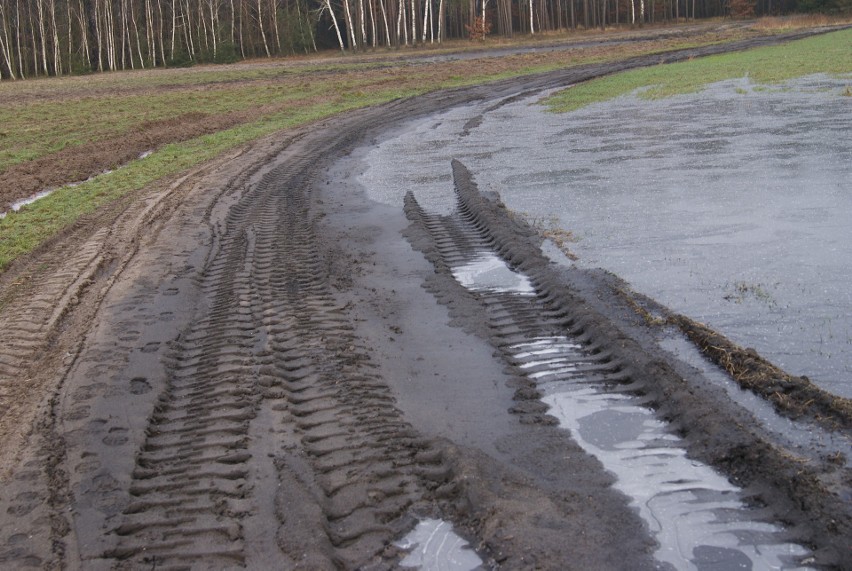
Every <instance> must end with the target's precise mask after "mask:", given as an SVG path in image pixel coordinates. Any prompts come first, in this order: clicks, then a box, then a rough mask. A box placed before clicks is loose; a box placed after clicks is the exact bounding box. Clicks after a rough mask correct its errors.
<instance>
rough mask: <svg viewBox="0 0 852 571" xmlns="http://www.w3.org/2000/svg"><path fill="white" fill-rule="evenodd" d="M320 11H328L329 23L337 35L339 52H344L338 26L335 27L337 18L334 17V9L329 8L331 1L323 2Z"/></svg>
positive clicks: (325, 0) (344, 46)
mask: <svg viewBox="0 0 852 571" xmlns="http://www.w3.org/2000/svg"><path fill="white" fill-rule="evenodd" d="M322 10H328V13H329V14H330V15H331V23H332V24H333V25H334V31H335V32H336V33H337V43H338V44H339V45H340V51H342V52H346V45H345V44H344V43H343V36H342V35H341V34H340V26H338V25H337V18H336V17H335V16H334V8H332V7H331V0H323V5H322ZM320 13H322V11H320Z"/></svg>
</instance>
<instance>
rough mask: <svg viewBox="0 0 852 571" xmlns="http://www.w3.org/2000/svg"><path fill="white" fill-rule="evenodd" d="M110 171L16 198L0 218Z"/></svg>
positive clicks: (144, 154)
mask: <svg viewBox="0 0 852 571" xmlns="http://www.w3.org/2000/svg"><path fill="white" fill-rule="evenodd" d="M153 153H154V151H153V149H152V150H149V151H145V152H144V153H142V154H140V155H139V157H137V159H138V160H142V159H147V158H148V157H150V156H151V155H152V154H153ZM128 164H130V163H126V164H124V165H121V166H120V167H118V168H122V167H125V166H127V165H128ZM112 172H114V171H113V170H111V169H107V170H105V171H102V172H100V173H99V174H96V175H92V176H90V177H89V178H87V179H86V180H81V181H78V182H70V183H68V184H66V185H63V186H59V187H56V188H48V189H47V190H42V191H41V192H37V193H35V194H33V195H31V196H28V197H27V198H23V199H21V200H18V201H17V202H13V203H12V204H11V205H10V206H9V210H7V211H6V212H0V220H3V219H4V218H6V216H7V215H9V214H10V213H12V212H18V211H19V210H20V209H21V208H23V207H24V206H27V205H29V204H32V203H34V202H36V201H38V200H41V199H42V198H45V197H47V196H50V195H51V194H53V193H54V192H56V191H57V190H59V189H62V188H75V187H77V186H80V185H81V184H83V183H85V182H89V181H92V180H94V179H95V178H96V177H99V176H103V175H105V174H110V173H112Z"/></svg>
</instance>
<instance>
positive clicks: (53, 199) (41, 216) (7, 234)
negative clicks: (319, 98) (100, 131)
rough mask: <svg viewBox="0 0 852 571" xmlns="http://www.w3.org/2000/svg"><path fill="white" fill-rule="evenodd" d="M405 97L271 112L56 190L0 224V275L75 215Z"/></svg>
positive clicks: (395, 94)
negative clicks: (266, 140)
mask: <svg viewBox="0 0 852 571" xmlns="http://www.w3.org/2000/svg"><path fill="white" fill-rule="evenodd" d="M411 95H414V93H413V92H400V91H394V90H388V91H386V92H382V93H375V94H370V95H367V96H363V97H361V98H358V99H352V98H349V97H345V96H341V97H338V98H336V99H335V100H334V101H332V102H327V103H321V104H317V105H313V106H310V107H307V108H300V109H293V110H290V111H285V112H281V113H277V114H275V115H272V116H269V117H266V118H264V119H263V120H260V121H256V122H254V123H249V124H245V125H240V126H237V127H234V128H232V129H227V130H224V131H219V132H217V133H213V134H211V135H204V136H202V137H197V138H195V139H192V140H189V141H184V142H182V143H174V144H170V145H166V146H165V147H163V148H162V149H159V150H158V151H156V152H154V153H153V154H151V155H150V156H148V157H146V158H145V159H141V160H138V161H133V162H132V163H130V164H128V165H126V166H124V167H121V168H119V169H117V170H115V171H113V172H111V173H108V174H104V175H100V176H98V177H95V178H94V179H92V180H90V181H88V182H84V183H82V184H79V185H77V186H74V187H70V186H66V187H62V188H60V189H58V190H57V191H56V192H54V193H53V194H51V195H49V196H47V197H45V198H42V199H41V200H38V201H36V202H35V203H33V204H31V205H28V206H25V207H23V208H22V209H21V210H20V211H19V212H17V213H13V214H10V215H9V216H7V217H6V218H4V219H2V220H0V271H3V270H4V269H6V268H7V267H8V266H9V264H10V263H11V262H12V261H13V260H14V259H15V258H17V257H18V256H21V255H23V254H26V253H28V252H31V251H32V250H34V249H35V248H37V247H38V246H39V245H40V244H41V243H43V242H45V241H46V240H48V239H49V238H50V237H51V236H53V235H54V234H56V233H57V232H59V231H60V230H62V229H63V228H65V227H67V226H69V225H70V224H72V223H73V222H75V221H76V220H77V219H79V218H80V217H81V216H84V215H86V214H89V213H91V212H94V211H95V210H97V209H98V208H100V207H102V206H104V205H106V204H108V203H110V202H112V201H114V200H117V199H120V198H122V197H123V196H125V195H127V194H128V193H131V192H133V191H136V190H139V189H142V188H144V187H145V186H147V185H149V184H151V183H153V182H155V181H157V180H160V179H162V178H165V177H167V176H170V175H174V174H177V173H180V172H182V171H185V170H187V169H189V168H192V167H193V166H195V165H198V164H200V163H202V162H204V161H206V160H209V159H212V158H214V157H216V156H218V155H220V154H222V153H224V152H225V151H227V150H229V149H232V148H235V147H237V146H239V145H241V144H244V143H247V142H249V141H252V140H254V139H258V138H260V137H263V136H265V135H268V134H270V133H273V132H275V131H279V130H281V129H287V128H290V127H295V126H298V125H304V124H306V123H310V122H312V121H316V120H319V119H324V118H327V117H330V116H332V115H335V114H338V113H341V112H344V111H349V110H352V109H357V108H360V107H366V106H368V105H374V104H377V103H381V102H385V101H391V100H393V99H398V98H400V97H406V96H411Z"/></svg>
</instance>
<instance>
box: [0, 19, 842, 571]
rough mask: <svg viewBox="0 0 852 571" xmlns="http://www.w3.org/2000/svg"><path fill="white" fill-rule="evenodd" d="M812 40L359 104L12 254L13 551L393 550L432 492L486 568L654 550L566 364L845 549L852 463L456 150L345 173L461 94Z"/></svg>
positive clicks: (809, 536)
mask: <svg viewBox="0 0 852 571" xmlns="http://www.w3.org/2000/svg"><path fill="white" fill-rule="evenodd" d="M799 35H804V34H791V35H789V36H788V37H786V38H785V37H779V38H771V39H766V38H764V39H760V40H750V41H749V42H746V43H743V44H742V45H738V44H733V45H730V46H712V47H708V48H702V49H697V50H685V51H682V52H676V53H673V54H667V55H656V56H646V57H642V58H634V59H632V60H628V61H625V62H617V63H611V64H601V65H593V66H585V67H582V68H575V69H572V70H565V71H559V72H554V73H549V74H544V75H538V76H532V77H528V78H522V79H513V80H506V81H501V82H497V83H494V84H491V85H489V86H480V87H473V88H464V89H456V90H449V91H445V92H441V93H435V94H430V95H426V96H423V97H420V98H416V99H412V100H407V101H398V102H394V103H391V104H388V105H384V106H381V107H378V108H373V109H367V110H362V111H358V112H355V113H352V114H349V115H346V116H343V117H339V118H335V119H333V120H328V121H326V122H324V123H321V124H317V125H312V126H310V127H308V128H304V129H301V130H297V131H293V132H289V133H287V134H286V135H281V134H279V135H276V136H274V137H269V138H267V139H264V140H262V141H258V142H255V143H253V144H251V145H249V146H247V147H245V148H243V149H240V150H238V151H235V152H233V153H231V154H230V155H228V156H225V157H221V158H220V159H217V160H216V161H212V162H211V163H209V164H206V165H204V166H203V167H200V168H198V169H196V170H194V171H192V172H191V173H188V174H186V176H184V177H181V178H179V179H175V180H172V181H169V184H166V185H163V186H161V187H159V188H153V189H149V190H147V191H145V192H143V193H140V195H138V196H136V197H133V198H132V199H128V200H127V201H126V202H122V203H118V204H115V205H113V206H112V207H111V208H109V209H106V210H104V211H103V212H100V213H98V214H97V215H93V216H91V217H89V218H87V219H85V220H83V221H82V222H80V223H79V224H77V225H76V226H75V227H73V228H70V229H68V230H67V231H66V232H65V233H64V234H63V235H62V236H60V237H58V238H57V239H56V240H55V241H54V242H52V243H51V244H48V245H46V246H45V247H44V248H42V249H41V250H40V251H38V252H35V253H34V254H33V255H32V256H31V257H30V258H29V259H26V260H22V261H20V262H18V263H17V264H16V265H14V266H13V267H12V268H11V269H10V270H9V271H8V272H6V273H5V274H4V275H3V276H0V285H2V288H3V289H2V293H3V297H2V299H3V301H4V304H3V306H2V313H1V314H0V325H2V327H0V339H2V345H0V406H2V415H3V416H2V419H0V431H2V432H0V434H2V437H3V439H4V443H5V444H4V445H5V450H4V455H3V464H2V468H3V484H4V485H3V487H2V491H0V522H2V529H0V566H2V567H4V568H50V569H61V568H69V569H229V568H251V569H270V568H279V569H335V568H341V569H356V568H364V569H390V568H396V567H398V566H399V565H400V562H401V560H402V558H403V557H404V556H405V553H403V552H402V551H401V550H400V549H399V548H398V547H396V546H395V545H394V543H395V542H396V541H397V540H399V539H400V538H401V537H402V536H404V535H405V533H406V532H408V531H409V530H411V529H412V528H413V527H414V525H415V523H416V521H417V520H418V519H420V518H423V517H427V516H428V517H438V518H444V519H446V520H449V521H451V522H452V523H453V524H454V525H455V527H456V528H457V530H458V532H459V533H460V534H461V535H462V536H463V537H464V538H465V539H467V540H468V541H469V542H470V544H471V546H472V547H473V548H475V549H476V550H477V552H478V554H479V556H480V558H481V560H482V561H483V566H484V567H494V568H496V567H503V568H509V569H525V568H548V569H567V568H577V569H590V568H597V569H652V568H656V567H657V562H656V561H655V559H654V551H655V549H656V547H655V546H656V540H655V539H654V537H653V536H652V535H651V533H650V532H649V529H648V526H647V524H646V523H644V522H643V521H642V520H641V519H640V517H639V516H638V515H637V513H636V510H635V509H633V508H632V507H631V506H630V502H629V499H628V498H627V497H625V496H624V495H623V494H622V493H620V492H618V491H616V490H614V489H613V487H612V484H613V480H614V478H613V476H612V475H611V474H610V473H609V472H607V470H606V469H605V467H604V466H603V465H601V463H600V462H599V461H598V460H597V459H595V458H594V457H592V456H591V455H589V454H588V453H586V452H585V451H584V450H583V449H581V448H580V447H579V446H578V445H577V443H576V442H575V441H574V440H572V438H571V437H570V435H569V433H568V432H567V431H566V430H564V429H561V428H559V427H558V426H557V424H558V423H557V420H556V419H555V418H554V417H553V416H550V415H549V414H548V406H547V405H545V404H544V403H543V402H542V401H541V397H542V391H541V387H540V383H541V382H542V379H546V378H548V377H550V376H553V375H559V376H560V379H562V380H567V379H569V378H574V379H580V378H582V379H583V382H588V383H593V384H600V385H603V386H609V387H618V390H620V391H624V392H626V393H630V394H634V395H638V396H639V397H641V398H642V399H644V400H643V402H645V403H646V404H647V405H648V406H649V407H652V408H654V409H656V411H657V414H658V416H660V417H661V418H665V419H666V420H668V421H670V422H672V423H673V426H674V428H673V429H672V430H673V431H676V432H679V433H681V434H682V435H683V437H684V438H685V439H686V442H687V444H685V446H686V447H687V448H688V452H689V454H690V455H691V456H692V457H694V458H696V459H700V460H701V461H703V462H706V463H707V464H709V465H712V466H714V467H716V468H717V469H719V470H721V471H722V472H723V473H724V474H725V475H726V476H727V477H728V478H729V479H730V480H731V481H735V482H736V483H737V484H738V485H739V486H741V487H743V488H744V489H745V490H747V493H748V494H749V497H750V498H751V501H752V502H753V504H754V506H760V507H761V509H760V510H759V511H758V513H757V515H756V518H757V519H758V520H759V521H762V522H774V523H778V524H783V527H784V529H785V531H784V532H783V533H781V532H779V533H780V535H782V536H783V539H784V540H785V541H790V542H793V543H795V544H796V545H800V546H803V548H804V549H805V551H804V553H805V555H803V556H801V557H799V561H801V560H807V563H808V564H816V565H820V566H825V567H829V568H830V567H835V568H842V567H844V566H846V565H848V564H850V553H849V549H848V545H846V544H845V538H848V536H849V533H850V513H852V510H850V506H849V498H848V483H849V477H848V470H847V469H846V468H845V467H842V466H838V465H837V464H836V463H835V464H834V465H830V463H829V462H827V461H825V460H824V459H821V458H819V457H817V456H809V455H807V454H802V453H801V452H800V451H792V450H789V449H788V448H786V447H785V446H784V444H783V443H779V442H778V441H777V440H776V439H773V438H772V437H771V436H770V435H768V434H766V433H765V432H764V431H763V429H762V428H761V426H760V423H759V422H758V421H756V420H755V419H754V418H751V417H749V416H748V414H746V413H745V412H743V411H741V410H740V409H739V408H738V407H736V406H734V405H733V404H732V403H731V402H729V401H728V400H727V399H726V398H725V397H724V396H723V395H720V394H717V393H714V392H713V391H711V390H710V389H708V388H707V387H706V386H704V385H701V384H700V383H695V382H694V379H692V378H690V377H689V375H684V374H681V371H680V370H678V369H677V367H676V366H674V365H671V364H669V363H668V362H667V361H666V360H665V359H664V358H662V357H660V356H659V355H655V354H652V353H649V352H648V350H647V347H646V346H645V345H643V344H642V343H641V342H637V341H636V340H635V339H633V338H632V337H631V335H632V334H631V335H628V334H626V333H625V332H624V330H623V329H621V328H619V327H618V325H617V324H615V323H613V322H612V321H611V320H610V319H609V318H606V317H604V316H602V315H601V314H600V313H599V312H597V311H596V310H595V309H594V307H593V304H588V303H585V302H584V300H583V299H582V296H579V297H578V296H577V295H576V292H573V291H571V288H570V287H568V286H567V285H566V284H567V281H566V279H565V276H563V275H560V273H559V272H558V271H556V270H554V269H553V268H551V267H550V266H549V265H548V263H547V261H546V260H545V258H544V257H543V256H542V255H541V252H540V250H539V244H540V239H539V238H538V237H537V236H536V235H535V233H534V232H533V231H532V230H531V229H530V228H528V227H526V226H524V225H523V224H521V223H518V222H517V221H514V220H513V219H512V218H511V217H509V216H508V215H506V213H505V211H503V210H501V208H500V206H499V203H497V202H494V201H493V200H490V199H488V198H486V197H483V196H481V195H480V194H479V192H478V190H477V189H476V187H475V183H474V181H473V178H472V176H471V174H470V173H467V171H466V169H465V168H464V167H463V165H460V164H455V165H453V166H452V168H453V170H454V174H455V177H456V187H457V189H458V192H459V200H460V202H459V210H458V213H457V214H455V215H453V216H451V217H439V216H434V215H431V214H429V213H428V212H425V211H424V210H423V209H422V208H420V207H419V206H418V205H417V202H416V199H415V198H414V197H409V198H407V200H406V205H405V209H404V211H403V209H402V208H398V209H391V208H390V207H387V208H384V207H379V206H377V205H371V204H368V203H367V202H366V199H365V198H364V196H363V194H362V193H361V192H360V191H359V190H358V189H357V188H355V187H354V186H352V184H351V183H350V181H349V180H348V178H349V177H350V176H351V173H348V172H337V171H334V170H331V171H329V170H328V169H329V168H332V164H333V163H334V161H335V160H336V159H337V158H339V157H341V156H343V155H346V154H347V153H349V152H350V151H351V150H353V149H355V148H356V147H358V146H359V145H363V144H365V143H366V144H368V143H369V141H370V140H371V138H373V137H377V136H380V135H381V134H382V133H383V132H385V131H386V130H387V129H390V128H391V127H393V126H395V125H399V124H401V122H402V121H404V120H406V119H410V118H414V117H418V116H425V115H428V114H429V113H433V112H435V111H437V110H441V109H447V108H449V107H452V106H454V105H461V104H465V103H469V102H474V101H490V100H494V101H495V102H497V104H499V101H500V100H501V99H505V98H508V97H513V96H517V95H518V94H519V93H521V92H524V93H528V92H534V91H536V90H541V89H546V88H550V87H555V86H560V85H566V84H569V83H573V82H576V81H582V80H585V79H589V78H592V77H596V76H599V75H603V74H606V73H612V72H614V71H618V70H621V69H627V68H630V67H637V66H640V65H650V64H656V63H659V62H660V61H674V60H678V59H686V58H689V57H695V56H699V55H704V54H710V53H717V52H720V51H725V50H730V49H735V48H743V47H748V46H751V45H758V44H764V43H769V42H774V41H783V40H784V39H790V38H794V37H798V36H799ZM449 168H451V167H450V165H448V169H449ZM406 215H407V217H408V218H407V219H406ZM403 233H404V234H405V236H406V237H407V241H406V238H404V237H403ZM491 259H496V260H498V261H499V263H502V264H508V266H507V267H511V268H513V269H519V270H522V271H523V273H524V275H526V276H528V277H527V280H528V281H526V282H524V281H523V280H521V282H518V283H515V284H514V285H512V286H511V287H510V288H509V290H507V291H501V290H500V288H501V287H503V286H501V285H498V286H495V287H492V286H488V288H486V289H485V290H481V291H477V290H476V287H473V288H471V287H466V286H465V279H466V277H465V275H464V274H463V273H459V268H463V267H464V266H465V265H466V264H470V263H476V262H482V261H483V260H486V261H487V260H491ZM468 286H470V284H468ZM511 288H515V289H514V290H513V289H511ZM518 288H520V289H518ZM611 295H612V296H613V299H615V294H611ZM563 337H564V338H566V339H568V338H570V342H569V343H566V344H565V346H564V347H561V346H558V344H557V346H554V347H552V348H553V349H554V351H555V352H554V353H553V354H552V355H551V357H549V358H548V359H546V360H545V361H546V362H544V361H542V359H540V358H538V357H536V358H534V359H533V358H531V357H530V355H532V354H533V353H534V352H535V349H534V347H535V343H538V342H542V341H546V340H547V339H554V338H558V339H562V338H563ZM844 490H845V491H844ZM844 494H845V496H844ZM793 563H794V562H793ZM791 564H792V563H791Z"/></svg>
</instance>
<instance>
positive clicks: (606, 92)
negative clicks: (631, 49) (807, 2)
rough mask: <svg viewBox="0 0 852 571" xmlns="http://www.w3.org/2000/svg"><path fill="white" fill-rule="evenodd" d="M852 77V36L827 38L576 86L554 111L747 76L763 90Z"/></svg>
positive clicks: (551, 102) (556, 101)
mask: <svg viewBox="0 0 852 571" xmlns="http://www.w3.org/2000/svg"><path fill="white" fill-rule="evenodd" d="M849 72H852V30H842V31H839V32H833V33H830V34H823V35H821V36H816V37H812V38H807V39H804V40H798V41H795V42H790V43H788V44H784V45H780V46H772V47H764V48H756V49H752V50H748V51H744V52H734V53H730V54H723V55H717V56H710V57H706V58H699V59H695V60H691V61H685V62H679V63H672V64H661V65H658V66H654V67H649V68H642V69H636V70H632V71H626V72H622V73H619V74H616V75H612V76H607V77H602V78H600V79H595V80H593V81H589V82H586V83H582V84H579V85H575V86H573V87H571V88H570V89H566V90H565V91H562V92H560V93H557V94H556V95H554V96H552V97H550V98H548V99H547V100H546V104H547V106H548V108H549V109H550V110H551V111H555V112H560V113H561V112H567V111H575V110H577V109H580V108H581V107H585V106H586V105H590V104H592V103H597V102H601V101H609V100H610V99H614V98H616V97H619V96H621V95H627V94H629V93H632V92H634V91H636V90H637V89H640V88H647V89H644V90H643V91H641V92H640V93H639V94H638V96H639V97H641V98H645V99H660V98H664V97H670V96H672V95H679V94H685V93H696V92H698V91H700V90H701V89H703V88H704V86H705V85H708V84H710V83H715V82H718V81H724V80H726V79H733V78H738V77H744V76H746V75H747V76H748V77H749V78H750V79H751V80H752V81H753V82H755V83H758V84H775V83H779V82H782V81H787V80H789V79H793V78H795V77H801V76H804V75H810V74H815V73H828V74H834V75H839V74H846V73H849Z"/></svg>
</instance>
